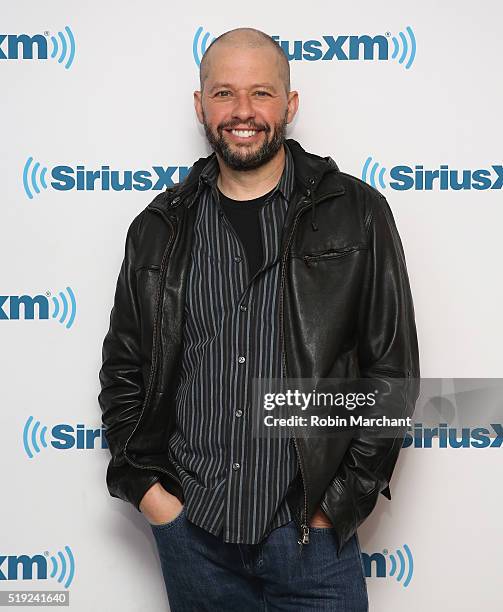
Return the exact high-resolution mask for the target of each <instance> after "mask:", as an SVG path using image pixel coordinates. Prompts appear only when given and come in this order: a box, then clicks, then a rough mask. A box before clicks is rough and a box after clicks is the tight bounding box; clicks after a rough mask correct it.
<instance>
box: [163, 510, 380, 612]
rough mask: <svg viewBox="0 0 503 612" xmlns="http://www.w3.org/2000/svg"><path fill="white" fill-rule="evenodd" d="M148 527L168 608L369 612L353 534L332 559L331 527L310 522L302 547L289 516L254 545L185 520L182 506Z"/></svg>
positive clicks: (176, 611)
mask: <svg viewBox="0 0 503 612" xmlns="http://www.w3.org/2000/svg"><path fill="white" fill-rule="evenodd" d="M151 529H152V532H153V534H154V537H155V540H156V544H157V549H158V552H159V558H160V561H161V568H162V573H163V577H164V582H165V585H166V591H167V594H168V600H169V604H170V609H171V612H199V611H202V610H207V611H208V612H209V611H211V612H225V611H229V612H257V611H273V610H275V611H276V610H277V611H279V610H284V611H285V612H286V611H288V612H290V611H291V612H303V611H304V610H333V611H334V612H368V596H367V586H366V582H365V573H364V567H363V559H362V555H361V551H360V545H359V542H358V535H357V534H356V533H355V534H354V535H353V537H352V538H351V539H350V540H349V541H348V542H347V543H346V544H345V546H344V547H343V549H342V553H341V557H340V558H339V559H338V558H337V554H336V553H337V543H336V539H335V534H334V533H333V532H334V528H333V527H327V528H325V527H311V530H310V542H309V544H306V545H304V547H303V549H302V552H301V551H300V546H299V544H298V543H297V539H298V537H299V534H298V531H297V528H296V526H295V523H294V522H293V521H290V522H289V523H287V524H286V525H283V526H281V527H278V528H276V529H274V530H273V531H271V533H270V534H269V535H268V536H267V537H266V538H265V539H264V540H263V541H262V542H260V543H259V544H231V543H226V542H223V541H222V540H221V538H220V537H216V536H214V535H213V534H211V533H208V532H207V531H205V530H204V529H201V528H200V527H198V526H197V525H194V523H192V522H190V521H189V520H188V519H187V517H186V515H185V506H183V507H182V510H181V512H180V514H179V515H178V516H177V517H176V518H175V519H173V520H172V521H169V522H168V523H165V524H162V525H151Z"/></svg>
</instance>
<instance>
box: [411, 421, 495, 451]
mask: <svg viewBox="0 0 503 612" xmlns="http://www.w3.org/2000/svg"><path fill="white" fill-rule="evenodd" d="M409 432H410V433H406V434H405V437H404V441H403V444H402V448H409V447H413V448H432V446H433V440H434V439H438V448H501V447H502V444H503V425H502V424H501V423H491V429H488V428H487V427H472V428H470V427H462V428H461V430H459V429H458V428H456V427H449V426H448V425H447V423H440V424H439V426H438V427H432V428H430V427H423V424H422V423H415V424H414V428H413V429H412V430H411V429H410V428H409Z"/></svg>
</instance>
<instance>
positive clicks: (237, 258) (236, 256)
mask: <svg viewBox="0 0 503 612" xmlns="http://www.w3.org/2000/svg"><path fill="white" fill-rule="evenodd" d="M242 259H243V258H242V257H240V256H239V255H235V256H234V261H235V262H236V263H239V262H240V261H241V260H242Z"/></svg>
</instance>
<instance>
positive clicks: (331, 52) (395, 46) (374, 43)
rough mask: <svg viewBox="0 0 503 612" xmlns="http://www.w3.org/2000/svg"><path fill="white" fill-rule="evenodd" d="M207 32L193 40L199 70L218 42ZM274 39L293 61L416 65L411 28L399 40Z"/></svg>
mask: <svg viewBox="0 0 503 612" xmlns="http://www.w3.org/2000/svg"><path fill="white" fill-rule="evenodd" d="M203 32H204V30H203V28H202V26H200V27H199V28H198V29H197V30H196V33H195V34H194V38H193V40H192V54H193V56H194V61H195V62H196V65H197V66H199V65H200V63H201V58H202V57H203V55H204V54H205V52H206V49H207V48H208V45H209V44H211V42H212V41H213V40H214V39H215V37H214V36H211V41H210V34H209V32H206V33H203ZM272 38H273V39H274V40H276V41H277V42H278V43H279V45H280V46H281V48H282V49H283V51H284V52H285V54H286V56H287V58H288V59H289V60H290V61H291V60H296V61H303V60H304V61H308V62H315V61H319V60H322V61H323V60H324V61H335V60H337V61H355V60H380V61H388V60H394V61H397V62H398V63H399V64H402V65H404V66H405V68H406V69H407V70H408V69H409V68H410V67H411V66H412V64H413V63H414V59H415V57H416V48H417V45H416V37H415V35H414V31H413V30H412V28H411V27H410V26H407V27H406V28H405V32H399V33H398V35H397V36H392V35H391V33H390V32H386V34H378V35H375V36H370V35H369V34H359V35H349V34H341V35H337V36H333V35H331V34H329V35H328V34H327V35H322V36H321V37H320V38H319V39H318V38H316V39H310V40H286V39H282V38H281V37H280V36H276V35H275V36H272Z"/></svg>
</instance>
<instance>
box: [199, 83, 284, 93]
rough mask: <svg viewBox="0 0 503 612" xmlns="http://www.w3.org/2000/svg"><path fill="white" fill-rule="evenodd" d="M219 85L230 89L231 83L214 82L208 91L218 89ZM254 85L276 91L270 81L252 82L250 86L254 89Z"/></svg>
mask: <svg viewBox="0 0 503 612" xmlns="http://www.w3.org/2000/svg"><path fill="white" fill-rule="evenodd" d="M221 87H229V88H230V89H232V84H231V83H215V85H213V87H212V88H211V89H210V91H215V89H220V88H221ZM256 87H261V88H263V89H271V90H272V91H276V88H275V87H274V85H272V84H271V83H254V84H253V85H252V86H251V89H255V88H256Z"/></svg>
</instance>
